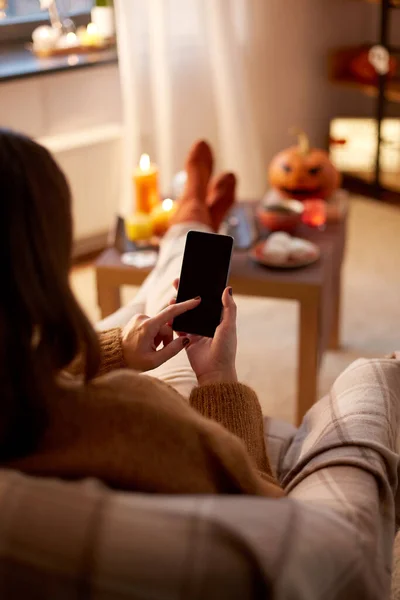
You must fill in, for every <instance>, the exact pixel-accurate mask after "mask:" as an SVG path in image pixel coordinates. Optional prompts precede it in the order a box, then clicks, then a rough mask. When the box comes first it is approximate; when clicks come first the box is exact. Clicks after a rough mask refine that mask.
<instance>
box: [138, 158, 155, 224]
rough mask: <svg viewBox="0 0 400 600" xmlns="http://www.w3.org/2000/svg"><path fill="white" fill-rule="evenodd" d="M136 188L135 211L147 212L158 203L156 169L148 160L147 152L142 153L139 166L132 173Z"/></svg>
mask: <svg viewBox="0 0 400 600" xmlns="http://www.w3.org/2000/svg"><path fill="white" fill-rule="evenodd" d="M133 182H134V186H135V190H136V207H135V209H136V212H141V213H147V214H149V213H150V212H151V211H152V209H153V208H154V206H157V204H159V203H160V194H159V192H158V169H157V167H156V166H155V165H152V164H151V162H150V157H149V155H148V154H142V156H141V157H140V162H139V167H138V168H137V169H136V170H135V172H134V174H133Z"/></svg>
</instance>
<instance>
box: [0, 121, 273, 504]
mask: <svg viewBox="0 0 400 600" xmlns="http://www.w3.org/2000/svg"><path fill="white" fill-rule="evenodd" d="M211 170H212V156H211V153H210V151H209V148H208V146H207V145H206V144H204V143H200V144H197V145H196V146H195V147H194V149H193V150H192V152H191V153H190V155H189V159H188V163H187V171H188V183H187V186H186V190H185V193H184V194H183V196H182V198H181V200H180V203H179V207H178V210H177V212H176V215H175V224H176V225H177V227H178V228H179V232H180V233H179V236H180V238H182V227H183V229H185V227H187V226H188V224H189V223H191V222H196V223H197V224H198V223H200V227H204V228H205V229H206V230H209V228H210V227H214V228H217V227H218V225H219V223H220V221H221V219H222V218H223V215H224V214H225V212H226V210H227V208H228V207H229V206H230V204H231V201H232V199H233V188H234V180H233V179H232V177H231V176H224V177H223V178H221V179H220V180H218V181H217V182H216V184H215V185H214V187H213V188H212V201H211V202H210V203H208V204H207V202H208V201H207V190H208V186H209V179H210V176H211ZM0 186H1V187H0V189H1V190H2V202H1V207H2V208H1V210H2V218H1V227H2V231H1V236H0V240H1V241H0V244H1V261H2V272H3V284H4V285H3V293H2V299H1V308H0V319H1V340H0V347H1V363H0V364H1V367H0V369H1V395H2V404H1V420H0V421H1V429H0V461H1V466H2V467H10V468H14V469H20V470H21V471H23V472H25V473H30V474H36V475H45V476H57V477H62V478H83V477H87V476H93V477H98V478H100V479H102V480H103V481H104V482H106V483H108V484H109V485H111V486H113V487H115V488H119V489H126V490H140V491H153V492H164V493H165V492H166V493H246V494H256V495H267V496H281V495H282V490H281V488H280V487H279V486H278V484H277V482H276V481H275V479H274V477H273V476H272V473H271V469H270V466H269V462H268V458H267V454H266V450H265V445H264V439H263V426H262V415H261V409H260V406H259V404H258V401H257V398H256V396H255V394H254V393H253V392H252V391H251V390H250V389H249V388H247V387H246V386H244V385H241V384H239V383H238V382H237V378H236V371H235V354H236V308H235V304H234V301H233V298H232V295H231V290H230V289H226V290H225V291H224V294H223V297H222V302H223V319H222V322H221V325H220V327H219V328H218V331H217V333H216V336H215V337H214V339H213V340H208V339H207V340H205V339H202V338H198V337H194V338H193V337H191V336H182V337H179V338H177V339H176V340H173V335H172V330H171V326H170V322H171V321H172V319H173V318H174V317H175V316H177V315H178V314H181V313H182V312H184V311H187V310H191V309H193V308H194V307H196V306H197V305H198V304H199V303H200V302H201V299H200V298H197V299H193V300H190V301H188V302H185V303H182V304H179V305H174V304H172V305H171V306H169V307H167V308H165V309H163V310H162V311H161V312H159V314H157V315H156V316H154V317H152V318H148V317H147V316H145V315H140V316H138V317H136V318H135V320H134V322H133V323H131V324H130V325H129V326H128V327H127V328H125V330H124V333H123V336H121V330H119V329H116V330H112V331H109V332H106V333H104V334H103V335H102V336H101V348H100V347H99V343H98V339H97V336H96V334H95V332H94V330H93V328H92V327H91V325H90V324H89V322H88V320H87V319H86V317H85V316H84V314H83V313H82V311H81V309H80V308H79V306H78V304H77V302H76V300H75V298H74V297H73V294H72V292H71V289H70V286H69V281H68V269H69V264H70V253H71V245H72V222H71V197H70V190H69V187H68V184H67V181H66V179H65V177H64V175H63V174H62V172H61V171H60V169H59V168H58V166H57V164H56V163H55V161H54V160H53V158H52V157H51V155H50V154H49V153H48V152H47V150H45V149H44V148H42V147H41V146H39V145H38V144H36V143H35V142H33V141H32V140H30V139H28V138H26V137H23V136H21V135H18V134H15V133H12V132H7V131H3V130H0ZM228 192H229V193H228ZM167 238H168V236H167ZM168 240H169V241H168ZM170 242H171V238H168V239H167V240H166V244H165V246H164V248H163V249H162V251H161V256H160V263H159V265H158V267H160V265H161V266H162V268H164V267H165V265H163V260H165V256H166V252H165V248H166V247H168V243H170ZM170 258H171V257H170ZM166 270H167V271H168V269H166ZM150 284H151V281H150ZM160 344H163V347H162V349H161V350H158V351H157V348H158V346H159V345H160ZM183 348H186V349H187V352H188V358H189V361H190V364H191V366H192V368H193V370H194V372H195V374H196V376H197V380H198V384H199V386H198V387H196V388H195V389H194V390H193V391H192V392H191V395H190V405H191V406H189V405H188V404H187V402H186V401H185V399H184V398H183V397H182V396H181V395H179V393H178V392H177V391H176V390H174V389H172V388H171V387H170V386H168V385H166V384H165V383H163V382H162V381H158V380H156V379H155V378H150V377H146V376H144V375H142V374H139V373H137V372H134V371H133V370H127V369H125V370H124V371H120V370H119V371H118V370H115V369H116V368H118V367H126V366H128V367H130V368H131V369H135V371H146V370H149V369H150V368H154V367H155V366H158V365H161V364H162V363H163V362H164V361H167V360H168V359H169V358H171V357H172V356H174V355H177V354H178V353H179V352H180V351H182V350H183ZM78 355H79V356H80V362H81V364H82V373H83V379H81V378H76V377H75V378H74V377H72V376H71V375H67V374H66V373H65V370H66V369H67V368H68V367H69V365H70V364H71V363H72V362H73V361H75V360H76V359H77V357H78ZM100 374H103V376H100V377H99V375H100ZM213 421H219V423H220V424H218V423H216V422H213ZM238 438H241V440H239V439H238Z"/></svg>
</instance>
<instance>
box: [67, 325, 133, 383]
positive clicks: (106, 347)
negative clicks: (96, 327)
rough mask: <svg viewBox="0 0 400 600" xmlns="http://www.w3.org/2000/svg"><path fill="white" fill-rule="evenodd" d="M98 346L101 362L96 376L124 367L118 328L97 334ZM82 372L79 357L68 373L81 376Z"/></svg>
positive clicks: (120, 336) (120, 334) (120, 335)
mask: <svg viewBox="0 0 400 600" xmlns="http://www.w3.org/2000/svg"><path fill="white" fill-rule="evenodd" d="M99 344H100V356H101V361H100V367H99V372H98V374H97V375H98V376H100V375H105V374H106V373H109V372H110V371H115V370H116V369H123V368H125V367H126V363H125V359H124V354H123V351H122V333H121V329H120V328H119V327H115V328H114V329H108V330H107V331H101V332H99ZM82 370H83V364H82V357H81V356H79V357H78V358H77V359H76V360H74V362H73V363H72V365H70V367H69V368H68V372H69V373H70V374H71V375H81V374H82Z"/></svg>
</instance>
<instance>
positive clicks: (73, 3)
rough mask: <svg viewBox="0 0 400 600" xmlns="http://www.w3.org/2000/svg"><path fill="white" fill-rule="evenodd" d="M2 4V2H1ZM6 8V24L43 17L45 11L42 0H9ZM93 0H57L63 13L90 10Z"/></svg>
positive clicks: (4, 21) (64, 14)
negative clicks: (41, 5) (42, 8)
mask: <svg viewBox="0 0 400 600" xmlns="http://www.w3.org/2000/svg"><path fill="white" fill-rule="evenodd" d="M0 4H1V2H0ZM6 4H7V8H6V10H5V19H4V20H3V21H2V22H3V23H4V24H7V22H8V23H10V22H11V21H20V20H24V21H29V20H36V19H40V18H43V17H44V16H45V15H46V12H45V11H41V10H40V0H8V1H6ZM92 5H93V0H57V7H58V10H59V12H60V14H61V15H63V16H66V15H68V14H74V13H80V12H89V11H90V9H91V7H92Z"/></svg>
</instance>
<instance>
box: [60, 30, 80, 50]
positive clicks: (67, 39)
mask: <svg viewBox="0 0 400 600" xmlns="http://www.w3.org/2000/svg"><path fill="white" fill-rule="evenodd" d="M57 46H58V48H71V49H72V48H76V47H77V46H79V40H78V36H77V35H76V33H74V32H73V31H70V32H69V33H67V34H65V35H62V36H61V37H60V39H59V40H58V44H57Z"/></svg>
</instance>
